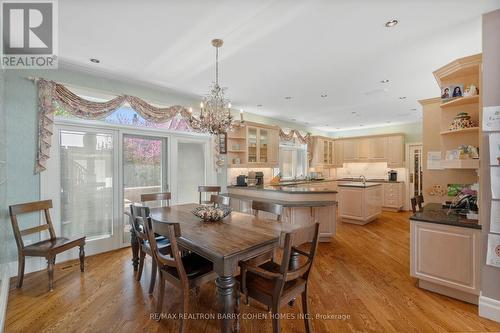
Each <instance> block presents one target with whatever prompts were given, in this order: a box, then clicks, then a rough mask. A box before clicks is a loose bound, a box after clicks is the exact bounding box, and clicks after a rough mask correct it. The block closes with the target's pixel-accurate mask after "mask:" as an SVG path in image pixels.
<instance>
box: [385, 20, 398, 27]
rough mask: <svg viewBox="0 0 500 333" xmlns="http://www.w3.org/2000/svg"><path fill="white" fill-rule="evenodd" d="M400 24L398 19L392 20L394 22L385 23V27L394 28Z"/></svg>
mask: <svg viewBox="0 0 500 333" xmlns="http://www.w3.org/2000/svg"><path fill="white" fill-rule="evenodd" d="M398 23H399V21H398V20H396V19H392V20H390V21H387V22H385V27H386V28H392V27H394V26H395V25H396V24H398Z"/></svg>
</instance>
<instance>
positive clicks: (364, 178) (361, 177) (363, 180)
mask: <svg viewBox="0 0 500 333" xmlns="http://www.w3.org/2000/svg"><path fill="white" fill-rule="evenodd" d="M359 179H361V182H362V183H363V186H365V185H366V177H365V176H363V175H360V176H359Z"/></svg>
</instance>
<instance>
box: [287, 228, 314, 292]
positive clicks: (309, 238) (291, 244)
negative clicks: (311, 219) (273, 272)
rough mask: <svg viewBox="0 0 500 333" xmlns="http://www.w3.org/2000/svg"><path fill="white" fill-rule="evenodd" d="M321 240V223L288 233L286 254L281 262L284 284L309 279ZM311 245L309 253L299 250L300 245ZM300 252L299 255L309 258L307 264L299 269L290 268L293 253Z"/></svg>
mask: <svg viewBox="0 0 500 333" xmlns="http://www.w3.org/2000/svg"><path fill="white" fill-rule="evenodd" d="M318 240H319V223H315V224H314V225H311V226H307V227H303V228H300V229H297V230H295V231H293V232H291V233H286V235H285V244H284V249H283V251H284V254H283V260H282V262H281V272H282V273H283V275H284V277H283V283H285V282H286V281H291V280H295V279H297V278H299V277H304V278H306V279H307V277H308V275H309V272H310V270H311V267H312V263H313V260H314V258H315V256H316V251H317V248H318ZM306 243H309V244H310V250H309V252H305V251H302V250H300V249H298V247H299V246H300V245H303V244H306ZM294 251H295V252H298V253H299V254H301V255H303V256H305V257H306V258H307V260H306V262H305V263H304V264H302V265H301V266H299V267H297V268H290V257H291V254H292V252H294Z"/></svg>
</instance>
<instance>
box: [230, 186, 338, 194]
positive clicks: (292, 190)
mask: <svg viewBox="0 0 500 333" xmlns="http://www.w3.org/2000/svg"><path fill="white" fill-rule="evenodd" d="M227 188H228V189H238V190H249V191H269V192H282V193H287V194H308V193H311V194H326V193H338V191H336V190H334V189H331V188H328V187H320V188H319V187H306V186H290V185H287V186H281V185H277V186H273V185H264V186H233V185H232V186H228V187H227ZM256 195H257V194H256Z"/></svg>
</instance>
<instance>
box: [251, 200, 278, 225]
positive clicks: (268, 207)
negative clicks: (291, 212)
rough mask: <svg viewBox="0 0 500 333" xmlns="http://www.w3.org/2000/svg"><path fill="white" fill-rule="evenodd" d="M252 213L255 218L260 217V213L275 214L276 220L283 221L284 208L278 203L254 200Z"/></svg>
mask: <svg viewBox="0 0 500 333" xmlns="http://www.w3.org/2000/svg"><path fill="white" fill-rule="evenodd" d="M252 211H253V214H254V215H255V216H258V215H259V212H266V213H271V214H274V215H275V217H276V220H277V221H281V216H282V215H283V206H282V205H280V204H277V203H272V202H264V201H256V200H253V201H252Z"/></svg>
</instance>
